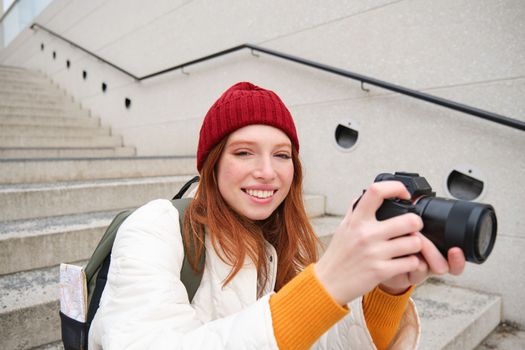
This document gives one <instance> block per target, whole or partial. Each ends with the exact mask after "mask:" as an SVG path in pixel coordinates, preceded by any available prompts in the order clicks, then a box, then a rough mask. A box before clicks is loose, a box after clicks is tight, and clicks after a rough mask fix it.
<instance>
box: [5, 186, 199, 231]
mask: <svg viewBox="0 0 525 350" xmlns="http://www.w3.org/2000/svg"><path fill="white" fill-rule="evenodd" d="M189 179H190V177H189V176H161V177H147V178H140V179H117V180H94V181H76V182H58V183H53V184H18V185H0V221H7V220H20V219H33V218H45V217H48V216H58V215H68V214H79V213H86V212H98V211H107V210H116V209H122V208H130V207H135V206H138V205H140V204H142V203H146V202H148V201H149V200H152V199H155V198H171V197H169V196H170V195H171V194H172V193H173V192H174V191H175V190H176V189H178V188H179V187H181V186H182V185H183V184H184V183H185V182H186V181H188V180H189Z"/></svg>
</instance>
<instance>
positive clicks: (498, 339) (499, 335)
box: [60, 322, 525, 350]
mask: <svg viewBox="0 0 525 350" xmlns="http://www.w3.org/2000/svg"><path fill="white" fill-rule="evenodd" d="M60 345H61V344H60ZM62 348H63V347H62ZM514 349H515V350H518V349H525V330H523V329H520V328H519V327H518V326H517V325H515V324H512V323H507V322H502V323H500V324H499V326H498V327H497V328H496V329H495V330H494V331H493V332H492V333H490V334H489V336H488V337H487V338H485V339H484V340H483V342H482V343H481V345H480V346H478V347H477V348H476V350H514Z"/></svg>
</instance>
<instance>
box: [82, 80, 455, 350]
mask: <svg viewBox="0 0 525 350" xmlns="http://www.w3.org/2000/svg"><path fill="white" fill-rule="evenodd" d="M298 152H299V141H298V139H297V134H296V130H295V126H294V123H293V120H292V117H291V115H290V112H289V111H288V109H287V108H286V107H285V105H284V104H283V103H282V101H281V100H280V99H279V97H278V96H277V95H276V94H275V93H273V92H272V91H269V90H265V89H263V88H260V87H257V86H255V85H253V84H250V83H238V84H236V85H234V86H232V87H231V88H230V89H228V90H227V91H226V92H225V93H224V94H223V95H222V96H221V97H220V98H219V99H218V100H217V102H215V104H214V105H213V106H212V107H211V108H210V110H209V111H208V113H207V115H206V117H205V119H204V122H203V124H202V128H201V132H200V138H199V145H198V151H197V168H198V170H199V173H200V175H201V181H200V183H199V186H198V189H197V191H196V193H195V198H194V200H193V201H192V203H191V205H190V207H189V208H188V209H187V210H186V215H185V219H184V230H183V232H184V240H186V241H193V242H194V244H195V245H196V248H197V251H204V252H205V256H206V260H205V268H204V271H203V278H202V281H201V284H200V286H199V289H198V290H197V293H196V294H195V297H194V299H193V301H192V302H191V303H190V302H189V301H188V295H187V293H186V289H185V287H184V285H183V284H182V282H181V281H180V271H181V266H182V261H183V258H184V248H183V247H184V246H183V242H182V238H181V234H180V230H181V227H180V225H179V220H178V212H177V210H176V209H175V208H174V207H173V206H172V205H171V203H170V202H169V201H167V200H155V201H152V202H150V203H148V204H146V205H145V206H143V207H141V208H139V209H138V210H136V211H135V212H134V213H133V214H132V215H131V216H130V217H129V218H128V219H127V220H126V221H125V223H123V224H122V226H121V227H120V230H119V232H118V234H117V238H116V240H115V243H114V246H113V252H112V259H111V266H110V269H109V274H108V282H107V285H106V288H105V290H104V293H103V295H102V299H101V302H100V308H99V310H98V312H97V314H96V316H95V318H94V320H93V323H92V325H91V329H90V334H89V346H90V348H91V349H101V348H103V349H110V350H112V349H308V348H311V347H314V348H317V349H368V348H370V349H374V348H375V346H377V347H378V348H380V349H383V348H386V347H388V346H390V348H392V349H413V348H415V347H416V346H417V341H418V338H419V320H418V317H417V314H416V311H415V308H414V305H413V303H412V302H411V301H410V300H409V297H410V294H411V292H412V290H413V286H414V285H415V284H417V283H420V282H422V281H423V280H425V279H426V278H427V277H428V276H429V275H430V274H431V273H436V274H443V273H447V272H450V273H453V274H459V273H461V272H462V270H463V267H464V264H465V259H464V256H463V253H462V251H461V250H460V249H459V248H453V249H451V250H450V251H449V256H448V261H447V260H445V259H444V258H443V257H442V256H441V254H440V253H439V251H438V250H437V249H436V248H435V247H434V245H433V244H432V243H431V242H430V241H428V240H427V239H426V238H425V237H424V236H422V235H421V234H420V233H419V231H420V230H421V229H422V226H423V224H422V221H421V219H420V218H419V217H418V216H416V215H413V214H406V215H403V216H398V217H395V218H392V219H389V220H385V221H377V220H376V218H375V212H376V210H377V209H378V208H379V206H380V205H381V203H382V201H383V200H384V199H385V198H392V197H400V198H406V199H408V198H409V194H408V192H407V190H406V189H405V188H404V186H403V185H402V184H401V183H398V182H381V183H375V184H373V185H372V186H371V187H370V188H368V190H367V191H366V193H365V194H364V196H363V197H362V199H361V201H360V202H359V204H358V205H357V206H356V208H355V210H352V208H351V207H350V209H349V210H348V213H347V214H346V216H345V217H344V219H343V221H342V222H341V224H340V225H339V227H338V228H337V230H336V233H335V234H334V237H333V239H332V242H331V243H330V245H329V247H328V248H327V250H326V252H325V254H324V255H323V256H322V257H321V258H320V259H319V260H318V256H317V248H318V246H317V239H316V236H315V233H314V232H313V229H312V227H311V225H310V224H309V222H308V219H307V216H306V213H305V210H304V207H303V200H302V171H301V164H300V161H299V156H298ZM204 237H205V238H204ZM189 260H190V262H191V263H192V264H193V265H195V266H196V261H195V259H192V257H189Z"/></svg>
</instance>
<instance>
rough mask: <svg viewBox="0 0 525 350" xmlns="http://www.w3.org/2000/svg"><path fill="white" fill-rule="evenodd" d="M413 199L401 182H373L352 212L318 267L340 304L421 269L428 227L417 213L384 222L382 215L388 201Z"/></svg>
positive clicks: (324, 281)
mask: <svg viewBox="0 0 525 350" xmlns="http://www.w3.org/2000/svg"><path fill="white" fill-rule="evenodd" d="M394 197H398V198H402V199H410V194H409V192H408V191H407V189H406V188H405V186H404V185H403V184H402V183H401V182H399V181H382V182H376V183H374V184H372V185H371V186H370V187H369V188H368V190H367V191H366V192H365V194H364V195H363V197H362V198H361V200H360V202H359V204H358V205H357V206H356V208H355V209H354V210H352V207H350V208H349V209H348V212H347V213H346V215H345V217H344V219H343V221H342V222H341V224H340V225H339V226H338V228H337V229H336V232H335V234H334V236H333V238H332V241H331V242H330V245H329V246H328V248H327V250H326V252H325V253H324V255H323V256H322V257H321V259H320V260H319V261H318V262H317V264H316V265H315V272H316V274H317V277H318V278H319V280H320V281H321V283H322V284H323V286H324V287H325V289H326V290H327V291H328V293H329V294H330V295H331V296H332V297H333V298H334V299H335V300H336V301H337V302H338V303H339V304H340V305H345V304H347V303H348V302H350V301H352V300H353V299H355V298H357V297H359V296H361V295H364V294H365V293H367V292H369V291H371V290H372V289H373V288H374V287H375V286H377V285H378V284H379V283H381V282H382V281H385V280H388V279H389V278H392V277H394V276H396V275H399V274H402V273H408V272H411V271H415V270H416V269H417V268H418V265H419V259H418V258H417V257H416V256H415V254H417V253H419V252H420V251H421V247H422V242H421V238H420V235H417V234H413V233H415V232H419V231H420V230H421V229H422V228H423V221H422V220H421V218H420V217H419V216H418V215H416V214H412V213H409V214H403V215H400V216H396V217H393V218H390V219H388V220H384V221H378V220H377V219H376V211H377V210H378V209H379V207H380V206H381V204H382V203H383V200H384V199H388V198H394Z"/></svg>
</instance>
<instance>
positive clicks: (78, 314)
mask: <svg viewBox="0 0 525 350" xmlns="http://www.w3.org/2000/svg"><path fill="white" fill-rule="evenodd" d="M59 287H60V311H62V313H63V314H65V315H66V316H68V317H70V318H72V319H75V320H77V321H79V322H86V315H87V288H86V274H85V273H84V269H83V268H82V267H81V266H76V265H70V264H60V283H59Z"/></svg>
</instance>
